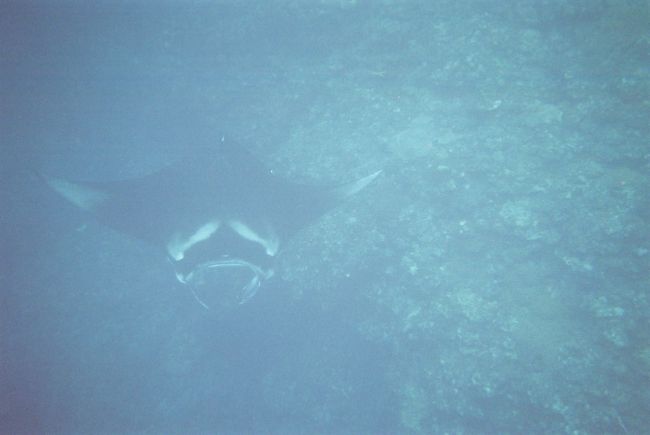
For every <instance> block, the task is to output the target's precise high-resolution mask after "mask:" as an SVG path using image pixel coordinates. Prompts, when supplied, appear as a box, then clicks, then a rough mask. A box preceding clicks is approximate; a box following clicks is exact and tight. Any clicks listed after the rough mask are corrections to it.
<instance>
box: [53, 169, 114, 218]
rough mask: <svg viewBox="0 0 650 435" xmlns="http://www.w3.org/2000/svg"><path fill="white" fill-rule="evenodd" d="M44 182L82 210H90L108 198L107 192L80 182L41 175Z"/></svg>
mask: <svg viewBox="0 0 650 435" xmlns="http://www.w3.org/2000/svg"><path fill="white" fill-rule="evenodd" d="M43 179H44V180H45V182H46V183H47V184H48V185H49V186H50V187H51V188H52V189H53V190H54V191H55V192H57V193H58V194H59V195H61V196H62V197H64V198H65V199H67V200H68V201H70V202H71V203H72V204H74V205H76V206H77V207H79V208H81V209H83V210H89V211H92V210H93V209H95V208H97V207H98V206H99V205H101V204H102V203H103V202H105V201H106V200H107V199H108V198H109V196H110V195H109V194H108V193H107V192H104V191H103V190H100V189H96V188H93V187H90V186H88V185H85V184H81V183H73V182H71V181H66V180H63V179H60V178H54V177H47V176H43Z"/></svg>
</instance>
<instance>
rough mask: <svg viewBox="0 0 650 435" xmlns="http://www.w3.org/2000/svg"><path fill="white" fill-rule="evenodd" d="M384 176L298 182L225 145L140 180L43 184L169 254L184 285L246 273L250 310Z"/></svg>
mask: <svg viewBox="0 0 650 435" xmlns="http://www.w3.org/2000/svg"><path fill="white" fill-rule="evenodd" d="M380 172H381V171H377V172H374V173H372V174H370V175H368V176H366V177H363V178H361V179H358V180H355V181H353V182H350V183H346V184H342V185H338V186H334V187H323V186H310V185H304V184H298V183H293V182H291V181H289V180H286V179H283V178H281V177H278V176H275V175H274V174H272V173H271V172H270V171H269V170H268V169H267V168H266V167H265V166H264V165H263V164H262V163H261V162H259V161H258V160H257V159H256V158H255V157H254V156H253V155H252V154H251V153H249V152H248V151H247V150H246V149H244V148H242V147H241V146H238V145H237V144H235V143H231V142H227V141H225V140H222V141H221V142H220V143H218V144H217V145H216V146H215V148H214V149H213V150H211V152H210V155H209V156H205V155H201V156H191V157H188V158H186V159H183V160H182V161H180V162H178V163H177V164H174V165H171V166H168V167H166V168H164V169H162V170H160V171H158V172H155V173H153V174H150V175H146V176H144V177H140V178H133V179H128V180H122V181H113V182H73V181H69V180H66V179H62V178H54V177H48V176H44V177H43V178H44V179H45V181H46V182H47V184H48V185H49V186H50V187H52V188H53V189H54V190H55V191H56V192H58V193H59V194H61V195H62V196H63V197H64V198H65V199H67V200H68V201H70V202H71V203H73V204H74V205H76V206H77V207H79V208H81V209H83V210H86V211H88V212H90V213H92V214H93V215H94V216H95V217H96V218H97V220H99V221H100V222H101V223H103V224H104V225H106V226H108V227H111V228H113V229H115V230H117V231H119V232H122V233H124V234H128V235H130V236H132V237H135V238H137V239H141V240H144V241H146V242H148V243H150V244H151V245H153V246H155V247H157V248H158V249H159V250H160V251H162V252H164V253H165V254H166V255H167V257H168V258H169V260H170V262H171V263H172V264H173V267H174V272H175V275H176V278H177V279H178V281H180V282H181V283H183V284H187V285H190V286H197V285H201V284H203V283H204V282H205V280H206V276H208V275H209V274H211V273H214V272H217V271H224V270H238V271H245V272H247V276H248V278H246V280H245V281H244V282H245V283H244V285H243V288H242V292H241V295H240V296H239V302H240V303H244V302H246V301H248V300H249V299H250V298H251V297H253V296H254V295H255V293H256V292H257V290H258V288H259V287H260V285H261V284H262V283H263V282H264V281H266V280H268V279H269V278H271V277H272V276H273V274H274V268H273V267H274V263H275V259H276V257H277V254H278V253H279V252H280V250H281V249H282V246H283V245H284V244H285V243H286V241H287V240H288V239H290V238H291V237H292V236H293V235H294V234H296V233H297V232H298V231H300V230H301V229H302V228H304V227H306V226H307V225H309V224H310V223H311V222H312V221H314V220H315V219H317V218H318V217H320V216H321V215H323V214H324V213H326V212H327V211H328V210H330V209H331V208H333V207H335V206H336V205H337V204H339V203H340V202H341V201H343V200H344V199H345V198H347V197H349V196H351V195H354V194H355V193H357V192H359V191H360V190H361V189H363V188H364V187H366V186H367V185H368V184H370V183H371V182H372V181H373V180H374V179H375V178H376V177H377V176H378V175H379V173H380ZM193 293H194V291H193ZM194 295H195V297H196V293H194ZM197 300H198V301H199V302H200V303H201V304H203V305H204V306H206V308H207V305H206V304H204V303H203V302H202V301H201V299H199V298H198V297H197Z"/></svg>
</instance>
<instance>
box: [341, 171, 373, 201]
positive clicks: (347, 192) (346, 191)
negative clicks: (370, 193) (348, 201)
mask: <svg viewBox="0 0 650 435" xmlns="http://www.w3.org/2000/svg"><path fill="white" fill-rule="evenodd" d="M381 173H382V170H381V169H380V170H378V171H375V172H373V173H372V174H370V175H366V176H365V177H363V178H360V179H358V180H356V181H353V182H351V183H347V184H343V185H341V186H338V187H336V188H335V189H334V190H333V193H334V194H335V195H336V196H339V197H341V198H347V197H348V196H352V195H354V194H356V193H358V192H360V191H361V190H363V189H364V188H365V187H366V186H367V185H369V184H370V183H372V182H373V181H374V179H375V178H377V177H378V176H379V174H381Z"/></svg>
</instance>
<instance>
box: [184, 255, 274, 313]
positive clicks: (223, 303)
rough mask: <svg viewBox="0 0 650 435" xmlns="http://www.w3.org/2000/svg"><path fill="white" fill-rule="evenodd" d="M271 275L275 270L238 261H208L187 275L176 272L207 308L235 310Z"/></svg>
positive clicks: (228, 259) (237, 259) (226, 259)
mask: <svg viewBox="0 0 650 435" xmlns="http://www.w3.org/2000/svg"><path fill="white" fill-rule="evenodd" d="M272 276H273V270H272V269H270V270H266V271H265V270H262V269H261V268H260V267H259V266H257V265H255V264H252V263H249V262H247V261H245V260H241V259H239V258H223V259H220V260H212V261H207V262H205V263H201V264H199V265H197V266H195V267H194V269H192V270H191V271H190V272H189V273H187V274H185V275H183V274H181V273H179V272H177V273H176V278H178V280H179V281H180V282H182V283H184V284H187V285H189V286H190V287H191V288H192V293H193V294H194V297H195V298H196V300H197V301H198V302H199V303H200V304H201V305H203V306H204V307H205V308H208V309H209V308H210V307H214V306H219V307H232V306H235V305H238V304H243V303H245V302H247V301H249V300H250V299H251V298H252V297H253V296H255V293H257V290H258V289H259V287H260V284H261V283H262V281H265V280H267V279H269V278H271V277H272Z"/></svg>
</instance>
